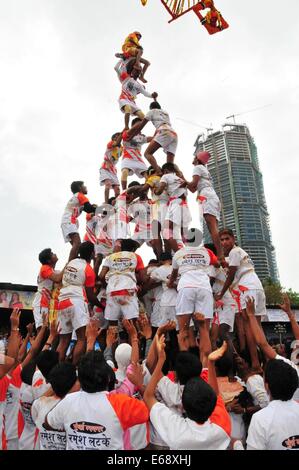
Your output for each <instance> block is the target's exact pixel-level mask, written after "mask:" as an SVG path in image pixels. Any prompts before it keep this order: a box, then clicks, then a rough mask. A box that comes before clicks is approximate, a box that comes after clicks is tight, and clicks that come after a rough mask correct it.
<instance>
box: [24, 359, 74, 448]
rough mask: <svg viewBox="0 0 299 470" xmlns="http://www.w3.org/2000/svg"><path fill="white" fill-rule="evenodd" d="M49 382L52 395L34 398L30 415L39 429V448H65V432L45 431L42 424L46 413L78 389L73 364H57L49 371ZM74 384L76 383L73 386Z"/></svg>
mask: <svg viewBox="0 0 299 470" xmlns="http://www.w3.org/2000/svg"><path fill="white" fill-rule="evenodd" d="M48 380H49V384H50V385H51V387H52V390H53V395H51V396H41V397H40V398H38V399H37V400H35V401H34V402H33V404H32V407H31V416H32V419H33V421H34V423H35V425H36V428H37V429H38V430H39V445H40V450H65V448H66V436H65V432H54V431H47V430H46V429H45V428H44V427H43V424H44V422H45V417H46V416H47V414H48V413H49V412H50V411H51V410H52V409H53V408H54V407H55V406H56V405H57V404H58V403H59V402H60V401H61V400H62V399H63V398H64V397H65V396H66V395H67V394H68V393H70V392H71V391H73V392H75V391H78V390H79V389H80V385H79V384H77V374H76V368H75V366H74V365H73V364H70V363H66V362H63V363H61V364H57V365H56V366H55V367H54V368H53V369H52V370H51V372H50V375H49V378H48ZM75 385H77V386H76V387H75Z"/></svg>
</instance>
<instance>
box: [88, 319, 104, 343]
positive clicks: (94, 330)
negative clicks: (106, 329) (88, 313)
mask: <svg viewBox="0 0 299 470" xmlns="http://www.w3.org/2000/svg"><path fill="white" fill-rule="evenodd" d="M101 331H102V330H101V329H100V328H99V324H98V322H97V321H94V320H91V321H90V322H89V323H88V325H87V326H86V333H85V336H86V339H87V341H88V340H89V341H96V339H97V337H98V336H99V335H100V334H101Z"/></svg>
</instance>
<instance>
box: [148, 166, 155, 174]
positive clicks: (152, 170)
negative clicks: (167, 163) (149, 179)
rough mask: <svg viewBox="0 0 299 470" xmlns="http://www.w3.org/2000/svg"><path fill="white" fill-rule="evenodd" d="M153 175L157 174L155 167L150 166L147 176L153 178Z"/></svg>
mask: <svg viewBox="0 0 299 470" xmlns="http://www.w3.org/2000/svg"><path fill="white" fill-rule="evenodd" d="M153 173H156V170H155V168H154V167H153V166H149V167H148V169H147V174H148V175H149V176H151V175H152V174H153Z"/></svg>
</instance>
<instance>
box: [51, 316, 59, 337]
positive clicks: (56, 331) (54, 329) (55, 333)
mask: <svg viewBox="0 0 299 470" xmlns="http://www.w3.org/2000/svg"><path fill="white" fill-rule="evenodd" d="M60 331H61V327H60V325H59V324H58V323H57V321H56V320H55V319H54V320H53V321H52V322H51V323H50V336H49V337H51V339H53V340H54V339H55V338H57V336H59V333H60Z"/></svg>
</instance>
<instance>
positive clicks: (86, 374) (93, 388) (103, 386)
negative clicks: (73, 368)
mask: <svg viewBox="0 0 299 470" xmlns="http://www.w3.org/2000/svg"><path fill="white" fill-rule="evenodd" d="M78 378H79V382H80V384H81V387H82V390H83V391H84V392H87V393H96V392H104V391H105V390H108V385H109V380H110V378H111V367H109V365H108V364H107V362H106V361H105V359H104V356H103V354H102V352H101V351H90V352H88V353H87V354H85V355H84V356H82V357H81V359H80V361H79V365H78Z"/></svg>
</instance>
